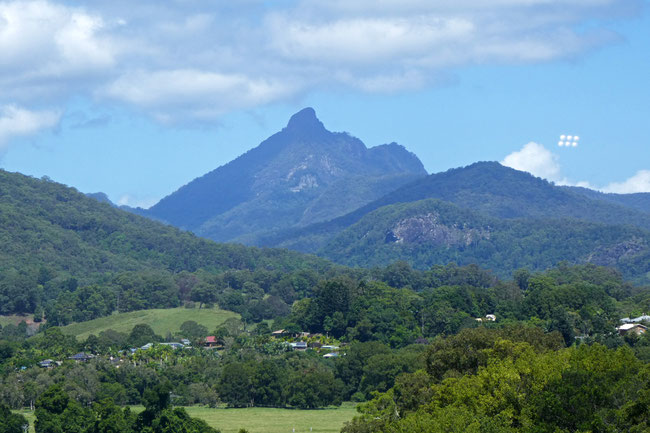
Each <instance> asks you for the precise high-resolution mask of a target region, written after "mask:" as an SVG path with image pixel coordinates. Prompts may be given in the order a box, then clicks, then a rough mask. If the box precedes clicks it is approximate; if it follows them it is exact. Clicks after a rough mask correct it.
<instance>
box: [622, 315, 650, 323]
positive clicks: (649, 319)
mask: <svg viewBox="0 0 650 433" xmlns="http://www.w3.org/2000/svg"><path fill="white" fill-rule="evenodd" d="M621 322H622V323H641V322H650V316H648V315H647V314H644V315H643V316H639V317H635V318H634V319H630V318H629V317H626V318H624V319H621Z"/></svg>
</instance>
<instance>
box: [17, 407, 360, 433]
mask: <svg viewBox="0 0 650 433" xmlns="http://www.w3.org/2000/svg"><path fill="white" fill-rule="evenodd" d="M133 409H134V411H138V412H139V411H140V410H141V409H142V408H141V407H133ZM185 410H187V413H188V414H189V415H190V416H192V417H196V418H200V419H202V420H205V422H207V423H208V424H209V425H210V426H211V427H214V428H216V429H219V430H221V433H237V432H238V431H239V430H240V429H242V428H245V429H246V430H247V431H248V432H249V433H293V432H294V431H295V433H304V432H307V433H308V432H313V433H338V432H339V431H341V427H343V424H344V423H345V422H346V421H350V420H351V419H352V418H353V417H354V416H355V415H356V413H357V412H356V403H343V405H341V406H340V407H337V408H327V409H314V410H298V409H274V408H262V407H253V408H243V409H225V408H217V409H213V408H208V407H200V406H190V407H186V408H185ZM19 413H21V414H23V415H24V416H25V417H26V418H27V420H28V421H29V424H30V430H29V431H30V432H33V431H34V414H33V412H31V411H20V412H19ZM294 429H295V430H294Z"/></svg>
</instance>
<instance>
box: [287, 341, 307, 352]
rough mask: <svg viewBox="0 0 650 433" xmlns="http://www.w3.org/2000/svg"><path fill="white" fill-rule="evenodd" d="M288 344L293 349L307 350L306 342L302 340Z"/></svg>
mask: <svg viewBox="0 0 650 433" xmlns="http://www.w3.org/2000/svg"><path fill="white" fill-rule="evenodd" d="M289 346H291V348H292V349H293V350H307V343H305V342H304V341H296V342H295V343H289Z"/></svg>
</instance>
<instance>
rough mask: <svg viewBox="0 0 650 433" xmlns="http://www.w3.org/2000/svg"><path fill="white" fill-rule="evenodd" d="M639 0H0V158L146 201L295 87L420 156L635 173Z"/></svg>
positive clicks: (297, 93) (217, 159)
mask: <svg viewBox="0 0 650 433" xmlns="http://www.w3.org/2000/svg"><path fill="white" fill-rule="evenodd" d="M648 6H649V4H648V2H647V1H646V0H581V1H560V0H441V1H437V2H431V1H428V0H357V1H355V2H350V1H345V0H328V1H314V0H305V1H289V0H285V1H273V2H270V1H262V0H240V1H237V2H205V1H200V0H175V1H168V2H156V1H147V0H143V1H139V2H127V1H122V0H113V1H110V2H109V1H105V0H96V1H93V2H60V1H59V2H57V1H53V0H39V1H29V0H25V1H9V2H3V1H0V53H2V54H0V167H2V168H4V169H6V170H10V171H19V172H22V173H25V174H30V175H34V176H39V177H40V176H43V175H47V176H49V177H51V178H52V179H54V180H56V181H59V182H63V183H65V184H68V185H70V186H74V187H76V188H77V189H79V190H81V191H83V192H96V191H103V192H106V193H107V194H108V195H109V197H110V198H111V199H112V200H113V201H115V202H119V203H121V204H129V205H132V206H133V205H141V206H149V205H151V204H153V203H155V202H156V201H157V200H158V199H160V198H161V197H163V196H165V195H166V194H169V193H171V192H172V191H174V190H175V189H177V188H178V187H180V186H181V185H183V184H185V183H187V182H189V181H190V180H192V179H193V178H195V177H197V176H200V175H202V174H204V173H205V172H207V171H209V170H212V169H214V168H216V167H218V166H219V165H222V164H224V163H226V162H228V161H230V160H231V159H233V158H235V157H237V156H238V155H240V154H242V153H243V152H245V151H246V150H248V149H250V148H252V147H254V146H256V145H257V144H259V142H260V141H262V140H263V139H265V138H266V137H268V136H269V135H271V134H272V133H274V132H276V131H278V130H280V129H281V128H282V127H283V126H284V125H286V122H287V120H288V118H289V117H290V115H291V114H293V113H294V112H296V111H298V110H299V109H301V108H303V107H305V106H311V107H314V108H315V110H316V112H317V115H318V116H319V118H320V119H321V120H322V121H323V122H324V124H325V126H326V127H327V128H328V129H330V130H334V131H348V132H350V133H351V134H353V135H355V136H357V137H359V138H360V139H362V140H363V141H364V142H365V143H366V145H367V146H374V145H378V144H382V143H387V142H392V141H396V142H398V143H400V144H402V145H404V146H406V147H407V148H408V149H409V150H411V151H413V152H415V153H416V154H417V155H418V156H419V157H420V159H421V160H422V162H423V163H424V165H425V167H426V169H427V170H428V171H429V172H438V171H443V170H446V169H448V168H452V167H457V166H462V165H467V164H471V163H472V162H475V161H479V160H497V161H502V162H503V163H505V164H507V165H510V166H513V167H515V168H518V169H523V170H527V171H530V172H532V173H533V174H536V175H538V176H541V177H544V178H547V179H549V180H552V181H554V182H556V183H564V184H577V185H585V186H590V187H592V188H598V189H602V190H605V191H611V192H622V193H629V192H639V191H650V152H649V151H648V148H649V147H650V121H648V119H650V85H649V84H648V78H649V77H650V13H649V12H648ZM561 134H571V135H579V136H580V140H579V146H577V147H575V148H574V147H571V148H567V147H559V146H558V144H557V143H558V140H559V136H560V135H561Z"/></svg>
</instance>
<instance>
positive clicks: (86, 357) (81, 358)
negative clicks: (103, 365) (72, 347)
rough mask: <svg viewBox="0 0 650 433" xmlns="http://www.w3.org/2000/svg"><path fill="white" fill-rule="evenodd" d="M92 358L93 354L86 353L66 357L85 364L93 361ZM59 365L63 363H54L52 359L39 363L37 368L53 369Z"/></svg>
mask: <svg viewBox="0 0 650 433" xmlns="http://www.w3.org/2000/svg"><path fill="white" fill-rule="evenodd" d="M94 357H95V355H93V354H90V353H86V352H79V353H76V354H74V355H72V356H68V359H70V360H72V361H76V362H87V361H90V360H91V359H93V358H94ZM61 364H63V361H54V360H52V359H45V360H43V361H41V362H39V363H38V366H39V367H41V368H54V367H58V366H60V365H61Z"/></svg>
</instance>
